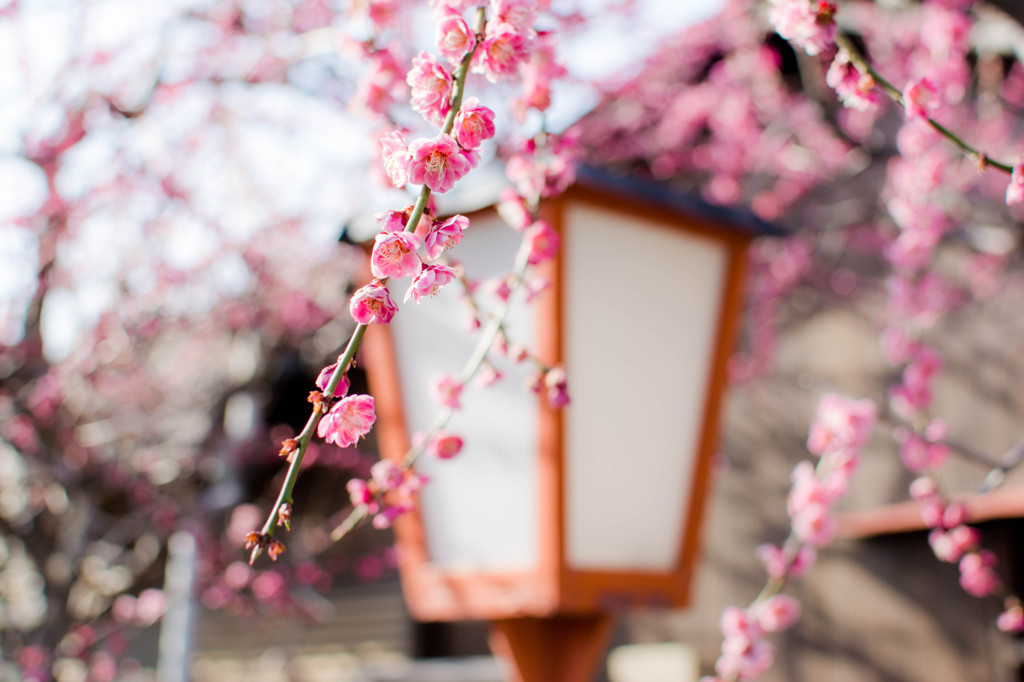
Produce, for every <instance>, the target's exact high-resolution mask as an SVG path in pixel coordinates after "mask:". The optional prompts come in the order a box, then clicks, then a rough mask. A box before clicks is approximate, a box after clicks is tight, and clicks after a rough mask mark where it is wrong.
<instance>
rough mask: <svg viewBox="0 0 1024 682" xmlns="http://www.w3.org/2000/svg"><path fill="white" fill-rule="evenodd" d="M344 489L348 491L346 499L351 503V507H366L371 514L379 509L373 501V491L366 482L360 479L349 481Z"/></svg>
mask: <svg viewBox="0 0 1024 682" xmlns="http://www.w3.org/2000/svg"><path fill="white" fill-rule="evenodd" d="M345 489H346V490H347V491H348V498H349V500H350V501H351V502H352V506H353V507H358V506H361V505H366V507H367V509H368V510H369V512H370V513H371V514H376V513H377V509H378V508H379V507H378V505H377V503H376V502H375V501H374V499H373V491H372V490H371V489H370V486H369V485H368V484H367V483H366V481H364V480H362V479H361V478H352V479H349V481H348V483H346V484H345Z"/></svg>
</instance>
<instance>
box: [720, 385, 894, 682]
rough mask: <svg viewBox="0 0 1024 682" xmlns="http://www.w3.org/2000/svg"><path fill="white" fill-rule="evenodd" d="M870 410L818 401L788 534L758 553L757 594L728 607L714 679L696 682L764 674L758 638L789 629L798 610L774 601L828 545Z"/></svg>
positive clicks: (871, 418) (766, 660) (865, 405)
mask: <svg viewBox="0 0 1024 682" xmlns="http://www.w3.org/2000/svg"><path fill="white" fill-rule="evenodd" d="M875 413H876V408H875V404H874V403H873V402H871V401H870V400H849V399H847V398H843V397H841V396H838V395H833V394H829V395H826V396H824V397H823V398H822V399H821V401H820V402H819V403H818V411H817V416H816V418H815V421H814V423H813V424H812V425H811V428H810V431H809V433H808V438H807V449H808V450H809V451H810V452H811V453H812V454H815V455H817V456H818V458H819V459H818V463H817V465H816V466H815V465H813V464H811V462H809V461H803V462H801V463H800V464H798V465H797V466H796V468H795V469H794V471H793V487H792V488H791V490H790V493H789V498H788V500H787V511H788V513H789V516H790V519H791V521H792V531H791V533H790V535H789V537H788V538H787V539H786V541H785V543H784V544H783V545H782V546H781V547H777V546H774V545H762V546H761V547H759V548H758V550H757V554H758V558H760V559H761V561H762V563H763V564H764V567H765V572H766V573H767V575H768V582H767V585H766V586H765V589H764V590H762V592H761V595H760V596H759V597H758V598H757V599H756V600H754V602H753V603H752V604H751V605H750V606H748V607H746V608H745V609H743V608H739V607H735V606H730V607H728V608H726V609H725V611H724V612H723V614H722V618H721V622H720V628H721V631H722V635H723V639H722V654H721V655H720V656H719V658H718V660H717V661H716V663H715V673H716V674H715V676H713V677H704V678H702V682H724V681H726V680H730V681H732V680H752V679H755V678H757V677H758V676H760V675H761V674H762V673H764V672H765V671H766V670H767V669H768V668H769V667H771V665H772V662H773V661H774V657H775V648H774V646H773V645H772V644H771V643H770V642H768V641H767V640H766V639H765V635H766V634H768V633H772V632H777V631H779V630H784V629H786V628H789V627H790V626H792V625H793V623H795V622H796V620H797V618H798V617H799V615H800V605H799V603H798V602H797V601H796V600H795V599H793V598H792V597H789V596H787V595H784V594H781V593H780V592H781V590H782V588H783V587H784V586H785V584H786V582H787V581H788V580H789V579H791V578H797V577H799V576H801V575H803V573H804V572H805V571H806V570H807V569H808V568H809V567H810V566H811V565H812V564H813V563H814V561H815V557H816V552H815V548H818V547H822V546H824V545H826V544H828V543H829V542H831V540H832V537H833V535H834V533H835V520H834V517H833V514H832V506H833V505H834V503H835V502H836V500H838V499H839V498H840V497H841V496H842V495H843V494H844V493H845V492H846V490H847V488H848V486H849V481H850V477H851V475H852V474H853V472H854V470H855V469H856V466H857V462H858V460H859V458H860V450H861V449H862V448H863V447H864V446H865V445H866V444H867V442H868V440H869V439H870V437H871V433H872V431H873V429H874V425H875Z"/></svg>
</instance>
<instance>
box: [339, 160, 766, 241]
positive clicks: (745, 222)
mask: <svg viewBox="0 0 1024 682" xmlns="http://www.w3.org/2000/svg"><path fill="white" fill-rule="evenodd" d="M494 170H496V167H492V168H491V171H494ZM574 185H576V186H581V187H584V188H586V189H591V190H595V191H598V192H601V193H603V194H607V195H611V196H615V197H618V198H622V199H624V200H627V201H630V202H632V203H634V204H635V205H638V206H646V207H648V208H654V209H660V210H663V211H667V212H669V213H673V214H676V215H679V216H681V217H687V218H691V219H696V220H699V221H701V222H704V223H707V224H710V225H713V226H715V227H716V228H721V229H724V230H728V231H732V232H737V233H740V234H744V235H746V236H749V237H762V236H781V235H783V234H785V231H784V230H782V229H780V228H779V227H778V226H777V225H774V224H772V223H770V222H768V221H766V220H763V219H761V218H759V217H757V216H756V215H755V214H754V213H752V212H751V211H749V210H748V209H746V208H743V207H737V206H720V205H715V204H712V203H709V202H707V201H705V200H704V199H702V198H701V197H700V196H698V195H697V194H694V193H692V192H686V191H681V190H680V189H679V188H678V187H673V186H671V185H668V184H665V183H662V182H657V181H655V180H650V179H646V178H642V177H638V176H635V175H623V174H621V173H616V172H613V171H610V170H608V169H607V168H602V167H598V166H591V165H581V166H579V167H578V168H577V170H576V181H575V183H574ZM508 186H509V183H508V180H506V179H505V177H504V175H502V174H501V173H498V172H484V173H482V174H481V175H480V176H479V177H477V178H474V181H473V182H467V183H461V184H457V185H456V186H455V187H454V188H453V189H452V190H451V191H450V192H447V193H445V194H435V195H434V199H435V203H436V205H437V209H438V214H439V215H454V214H456V213H463V214H471V213H475V212H477V211H482V210H485V209H487V208H490V207H492V206H494V205H495V204H497V203H498V198H499V196H500V194H501V192H502V190H504V189H505V188H506V187H508ZM377 229H378V228H377V223H376V221H375V220H374V218H373V214H372V213H366V214H364V215H361V216H358V217H356V218H354V219H353V220H352V221H350V222H349V223H348V224H347V225H346V226H345V236H346V238H347V239H349V240H351V241H354V242H360V241H369V240H372V239H373V237H374V235H375V234H376V232H377Z"/></svg>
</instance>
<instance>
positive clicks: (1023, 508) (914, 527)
mask: <svg viewBox="0 0 1024 682" xmlns="http://www.w3.org/2000/svg"><path fill="white" fill-rule="evenodd" d="M956 500H957V501H958V502H962V503H964V505H966V507H967V521H968V523H981V522H983V521H993V520H995V519H1015V518H1022V517H1024V485H1020V484H1017V485H1009V486H1005V487H1002V488H997V489H996V490H993V491H991V492H987V493H982V494H980V495H977V494H976V495H965V496H962V497H958V498H956ZM836 520H837V521H838V527H837V530H836V536H837V537H839V538H845V539H863V538H870V537H875V536H879V535H890V534H894V533H908V532H912V531H921V530H926V529H927V528H928V527H927V526H926V525H925V523H924V521H923V520H922V519H921V507H920V505H919V504H918V503H917V502H916V501H914V500H907V501H906V502H897V503H895V504H885V505H881V506H879V507H871V508H869V509H859V510H856V511H848V512H842V513H840V514H838V515H837V517H836Z"/></svg>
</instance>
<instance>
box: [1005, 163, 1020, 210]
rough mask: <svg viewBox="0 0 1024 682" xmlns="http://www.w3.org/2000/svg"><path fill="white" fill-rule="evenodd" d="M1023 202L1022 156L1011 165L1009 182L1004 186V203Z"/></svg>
mask: <svg viewBox="0 0 1024 682" xmlns="http://www.w3.org/2000/svg"><path fill="white" fill-rule="evenodd" d="M1020 203H1024V157H1022V158H1021V159H1020V160H1019V161H1017V163H1016V164H1014V166H1013V172H1012V173H1011V174H1010V184H1009V185H1008V186H1007V187H1006V205H1007V206H1014V205H1016V204H1020Z"/></svg>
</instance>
